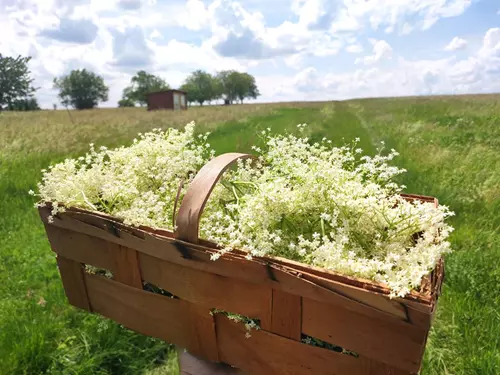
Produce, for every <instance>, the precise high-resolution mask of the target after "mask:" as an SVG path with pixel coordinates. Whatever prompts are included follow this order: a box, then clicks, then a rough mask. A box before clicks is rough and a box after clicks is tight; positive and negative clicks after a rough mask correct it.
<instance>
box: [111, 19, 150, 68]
mask: <svg viewBox="0 0 500 375" xmlns="http://www.w3.org/2000/svg"><path fill="white" fill-rule="evenodd" d="M112 33H113V65H115V66H117V67H122V68H125V69H127V68H130V69H137V68H143V67H146V66H148V65H149V64H150V63H151V61H152V54H153V52H152V50H151V49H150V48H149V46H148V45H147V43H146V39H145V36H144V31H143V29H142V28H140V27H131V28H127V29H125V30H124V31H119V30H113V32H112Z"/></svg>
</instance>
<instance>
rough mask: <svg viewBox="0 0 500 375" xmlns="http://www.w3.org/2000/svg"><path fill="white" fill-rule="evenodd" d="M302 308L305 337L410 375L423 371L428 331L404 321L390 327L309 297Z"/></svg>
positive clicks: (379, 321) (373, 319)
mask: <svg viewBox="0 0 500 375" xmlns="http://www.w3.org/2000/svg"><path fill="white" fill-rule="evenodd" d="M302 306H303V311H302V316H303V319H302V331H303V333H304V334H306V335H309V336H312V337H316V338H319V339H321V340H324V341H326V342H330V343H332V344H335V345H339V346H341V347H343V348H345V349H348V350H351V351H354V352H356V353H359V354H360V355H363V356H365V357H368V358H372V359H376V360H379V361H381V362H384V363H387V364H389V365H392V366H395V367H398V368H401V369H403V370H407V371H409V372H417V371H418V369H419V368H420V361H421V353H422V347H423V346H424V345H425V340H426V335H427V331H426V330H424V329H422V328H419V327H416V326H414V325H412V324H408V323H404V322H399V323H397V324H396V323H392V324H388V323H387V322H385V321H381V320H377V319H375V318H373V317H372V318H370V317H366V316H363V315H360V314H356V313H353V312H351V311H347V310H345V309H342V308H341V307H332V306H328V305H325V304H322V303H320V302H317V301H313V300H310V299H307V298H303V300H302Z"/></svg>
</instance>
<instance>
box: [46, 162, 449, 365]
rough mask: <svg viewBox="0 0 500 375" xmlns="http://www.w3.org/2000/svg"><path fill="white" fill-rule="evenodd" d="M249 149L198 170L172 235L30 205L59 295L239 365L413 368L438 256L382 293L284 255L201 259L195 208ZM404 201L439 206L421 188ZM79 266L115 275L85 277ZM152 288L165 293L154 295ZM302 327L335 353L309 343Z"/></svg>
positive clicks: (429, 312) (206, 250) (208, 246)
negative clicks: (430, 266) (398, 287)
mask: <svg viewBox="0 0 500 375" xmlns="http://www.w3.org/2000/svg"><path fill="white" fill-rule="evenodd" d="M247 157H250V156H249V155H246V154H235V153H231V154H224V155H221V156H219V157H217V158H215V159H213V160H212V161H210V162H209V163H208V164H207V165H205V166H204V167H203V168H202V169H201V170H200V172H199V173H198V175H197V176H196V177H195V179H194V180H193V182H192V183H191V185H190V186H189V189H188V191H187V193H186V195H185V197H184V199H183V201H182V203H181V206H180V209H179V213H178V216H177V218H176V224H177V231H176V232H175V233H171V232H168V231H158V230H153V229H151V228H145V227H140V228H137V227H131V226H128V225H124V224H123V223H121V222H120V221H119V220H118V219H116V218H114V217H111V216H107V215H103V214H99V213H96V212H90V211H85V210H79V209H68V210H67V211H66V212H65V213H62V214H59V215H57V216H56V217H54V218H53V222H51V223H49V221H48V217H49V215H50V204H49V205H48V206H47V207H42V208H40V216H41V218H42V221H43V222H44V224H45V228H46V232H47V235H48V238H49V241H50V244H51V247H52V249H53V251H54V252H56V253H57V263H58V266H59V271H60V274H61V278H62V281H63V285H64V289H65V292H66V295H67V297H68V300H69V302H70V303H71V304H72V305H74V306H77V307H79V308H81V309H84V310H87V311H90V312H94V313H98V314H101V315H103V316H106V317H108V318H110V319H112V320H114V321H116V322H118V323H120V324H122V325H124V326H125V327H128V328H130V329H132V330H134V331H137V332H139V333H141V334H144V335H148V336H153V337H158V338H160V339H163V340H165V341H168V342H171V343H174V344H176V345H178V346H179V347H182V348H186V349H187V350H188V351H189V352H190V353H192V354H194V355H196V356H198V357H200V358H203V359H207V360H210V361H215V362H224V363H228V364H231V365H233V366H235V367H238V368H240V369H242V370H243V371H245V372H247V373H249V374H258V375H261V374H311V375H313V374H314V375H318V374H348V375H356V374H360V375H361V374H363V375H368V374H414V373H417V372H418V371H419V369H420V365H421V361H422V356H423V352H424V348H425V344H426V340H427V334H428V332H429V329H430V326H431V321H432V317H433V314H434V311H435V307H436V302H437V298H438V296H439V294H440V288H441V284H442V280H443V262H442V261H440V262H439V264H438V266H437V267H436V269H435V270H434V271H433V272H432V273H431V274H430V275H429V277H427V278H425V280H424V281H423V284H422V286H421V288H420V289H421V291H420V292H412V293H411V294H409V295H408V296H407V297H405V298H401V299H390V298H389V297H388V294H389V291H388V289H387V288H386V287H384V286H383V285H380V284H377V283H374V282H371V281H367V280H361V279H356V278H351V277H346V276H342V275H339V274H336V273H333V272H327V271H325V270H321V269H318V268H315V267H311V266H308V265H305V264H301V263H297V262H293V261H289V260H286V259H281V258H254V259H252V260H247V259H245V257H244V254H243V253H242V252H238V251H235V252H232V253H230V254H226V255H224V256H223V257H221V258H220V259H219V260H217V261H215V262H214V261H211V260H210V255H211V254H212V253H213V252H214V249H215V245H214V244H213V243H209V242H207V241H203V240H200V239H198V223H199V218H200V215H201V212H202V210H203V207H204V205H205V203H206V201H207V199H208V197H209V195H210V193H211V191H212V189H213V187H214V185H215V183H216V182H217V181H218V179H219V178H220V176H221V175H222V173H223V172H224V171H225V170H226V169H227V168H228V167H229V166H230V165H231V164H232V163H233V162H234V161H236V160H237V159H240V158H247ZM406 198H407V199H410V200H411V199H420V200H423V201H431V202H435V203H436V204H437V201H436V200H435V199H434V198H430V197H422V196H412V195H408V196H406ZM85 264H86V265H92V266H95V267H98V268H102V269H106V270H109V271H110V272H111V273H112V275H113V278H112V279H110V278H107V277H104V276H99V275H95V274H89V273H87V272H86V271H85V268H84V265H85ZM151 285H153V286H156V287H158V288H161V289H162V290H165V291H168V292H169V293H171V295H170V294H169V295H168V296H167V295H162V294H158V293H152V292H150V291H149V290H150V286H151ZM214 308H215V309H220V310H224V311H228V312H233V313H238V314H241V315H244V316H247V317H251V318H254V319H258V320H259V321H260V326H261V329H260V330H252V331H251V337H249V338H246V337H245V333H246V332H247V331H246V329H245V327H244V325H243V324H241V323H237V322H234V321H231V320H229V319H227V318H226V317H225V316H224V315H221V314H213V315H212V314H211V313H210V311H211V310H212V309H214ZM306 336H309V337H312V338H316V339H319V340H322V341H324V342H327V343H330V344H334V345H336V346H338V347H342V348H344V349H345V350H344V351H343V352H342V351H341V352H339V351H335V350H331V347H330V349H326V348H322V347H316V346H311V345H308V344H306V343H303V342H302V339H303V338H304V337H306ZM347 351H349V352H347ZM352 352H354V353H355V354H354V355H353V353H352ZM347 353H348V354H347Z"/></svg>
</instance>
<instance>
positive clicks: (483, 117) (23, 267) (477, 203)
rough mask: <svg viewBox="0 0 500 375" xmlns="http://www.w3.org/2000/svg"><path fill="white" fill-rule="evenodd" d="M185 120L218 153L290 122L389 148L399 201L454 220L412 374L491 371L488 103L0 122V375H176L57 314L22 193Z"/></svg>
mask: <svg viewBox="0 0 500 375" xmlns="http://www.w3.org/2000/svg"><path fill="white" fill-rule="evenodd" d="M70 116H71V117H70ZM192 120H194V121H196V122H197V123H198V125H199V128H200V131H207V130H211V131H212V132H213V133H212V135H211V137H210V141H209V142H210V143H211V145H212V146H213V147H214V148H216V149H217V151H218V152H219V153H221V152H227V151H250V146H251V144H253V143H255V142H256V141H258V135H257V134H258V132H259V130H262V129H264V128H267V127H271V128H272V129H273V130H274V131H280V132H283V131H288V132H295V131H296V125H297V124H299V123H308V124H309V125H310V126H309V131H308V132H309V133H308V135H309V136H310V138H311V139H312V140H319V139H321V138H322V137H323V136H327V137H329V138H331V139H332V140H333V141H334V143H335V144H342V143H343V142H344V140H346V141H350V140H352V139H353V138H355V137H360V138H361V141H362V143H361V147H362V148H363V149H365V151H367V152H368V153H373V152H374V145H376V144H378V143H379V142H380V141H382V140H383V141H385V142H386V145H387V146H388V147H389V148H390V147H394V148H396V149H397V150H398V151H399V152H400V153H401V157H400V158H399V159H398V161H397V163H398V164H399V165H400V166H404V167H405V168H407V169H408V170H409V172H408V173H407V174H406V175H405V176H404V177H402V182H403V183H404V184H405V185H407V186H408V189H407V190H408V192H411V193H420V194H426V195H435V196H437V197H438V198H439V199H440V202H441V203H442V204H446V205H449V206H450V207H451V208H452V209H453V210H455V211H456V213H457V216H456V217H455V218H454V219H453V225H454V226H455V227H456V231H455V233H454V234H453V235H452V243H453V247H454V249H455V253H454V254H452V255H450V256H449V257H448V258H447V259H446V281H445V286H444V294H443V296H442V297H441V299H440V302H439V308H438V314H437V318H436V320H435V322H434V328H433V330H432V332H431V335H430V337H429V342H428V347H427V351H426V355H425V364H424V368H423V370H422V374H432V375H434V374H436V375H437V374H455V375H458V374H464V375H469V374H498V373H500V313H499V311H500V266H498V264H500V242H499V241H500V240H499V237H500V236H499V235H498V233H500V152H499V150H500V97H499V96H494V95H490V96H467V97H433V98H397V99H367V100H357V101H348V102H335V103H288V104H267V105H244V106H229V107H224V106H219V107H207V108H191V109H190V110H188V111H186V112H147V111H146V110H145V109H140V108H136V109H115V110H112V109H104V110H101V109H100V110H92V111H81V112H76V111H72V112H71V113H70V114H69V113H68V112H67V111H43V112H36V113H0V374H30V375H31V374H44V373H48V374H147V375H160V374H170V373H172V374H175V373H176V372H177V368H176V363H175V355H173V354H172V352H171V349H170V348H169V346H168V345H167V344H165V343H163V342H161V341H159V340H151V339H149V338H145V337H141V336H139V335H136V334H134V333H132V332H130V331H128V330H126V329H123V328H121V327H120V326H118V325H116V324H114V323H111V322H108V321H107V320H105V319H103V318H99V317H97V316H93V315H89V314H87V313H84V312H79V311H77V310H76V309H73V308H72V307H70V306H68V304H67V302H66V299H65V296H64V292H63V290H62V286H61V282H60V280H59V276H58V273H57V268H56V264H55V258H54V255H53V253H52V252H51V251H50V248H49V245H48V242H47V240H46V236H45V233H44V230H43V227H42V225H41V222H40V220H39V218H38V216H37V212H36V210H34V209H33V208H32V205H33V203H34V202H33V200H32V198H31V197H30V196H29V195H28V194H27V191H28V190H29V189H31V188H33V187H34V186H35V184H36V182H37V180H38V179H39V178H40V176H41V174H40V169H41V168H45V167H47V166H48V165H49V164H51V163H54V162H57V161H60V160H62V159H64V158H65V157H67V156H70V155H72V156H75V155H80V154H82V153H83V152H85V151H86V150H87V149H88V143H90V142H95V143H96V144H98V145H107V146H117V145H121V144H127V143H130V142H131V140H132V139H133V138H134V137H135V136H136V134H137V133H138V132H143V131H148V130H150V129H152V128H156V127H169V126H182V125H184V124H185V123H187V122H189V121H192Z"/></svg>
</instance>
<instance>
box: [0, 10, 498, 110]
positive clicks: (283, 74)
mask: <svg viewBox="0 0 500 375" xmlns="http://www.w3.org/2000/svg"><path fill="white" fill-rule="evenodd" d="M0 30H2V34H3V35H2V37H1V38H0V53H2V54H3V55H18V54H21V55H30V56H32V57H33V58H32V61H31V62H30V67H31V70H32V72H33V76H34V78H35V85H36V86H38V87H40V89H39V91H38V93H37V97H38V99H39V101H40V103H41V104H42V106H44V107H47V108H50V107H52V104H54V103H58V100H57V93H56V92H55V91H54V90H53V88H52V80H53V78H54V77H56V76H60V75H63V74H66V73H68V72H69V71H70V70H72V69H77V68H87V69H91V70H93V71H95V72H97V73H99V74H101V75H102V76H103V77H104V79H105V81H106V83H107V84H108V86H109V87H110V100H109V101H108V102H107V103H104V104H103V106H116V103H117V101H118V100H119V98H120V97H121V93H122V90H123V88H124V87H126V86H127V84H128V83H129V81H130V78H131V77H132V75H133V74H134V73H135V72H137V71H138V70H140V69H144V70H147V71H149V72H152V73H154V74H158V75H160V76H162V77H163V78H165V79H166V80H167V81H168V82H169V83H170V85H171V86H173V87H177V86H179V85H180V84H181V83H182V82H183V80H184V79H185V78H186V76H187V75H188V74H189V73H190V72H191V71H193V70H195V69H203V70H207V71H209V72H211V73H215V72H217V71H219V70H223V69H237V70H240V71H247V72H249V73H250V74H253V75H254V76H255V77H256V79H257V83H258V86H259V88H260V91H261V94H262V95H261V96H260V97H259V98H258V101H261V102H262V101H289V100H334V99H347V98H355V97H366V96H400V95H421V94H453V93H481V92H498V91H500V2H499V1H498V0H329V1H327V0H272V1H269V0H267V1H264V0H241V1H228V0H205V1H202V0H187V1H181V0H168V1H167V0H0Z"/></svg>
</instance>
